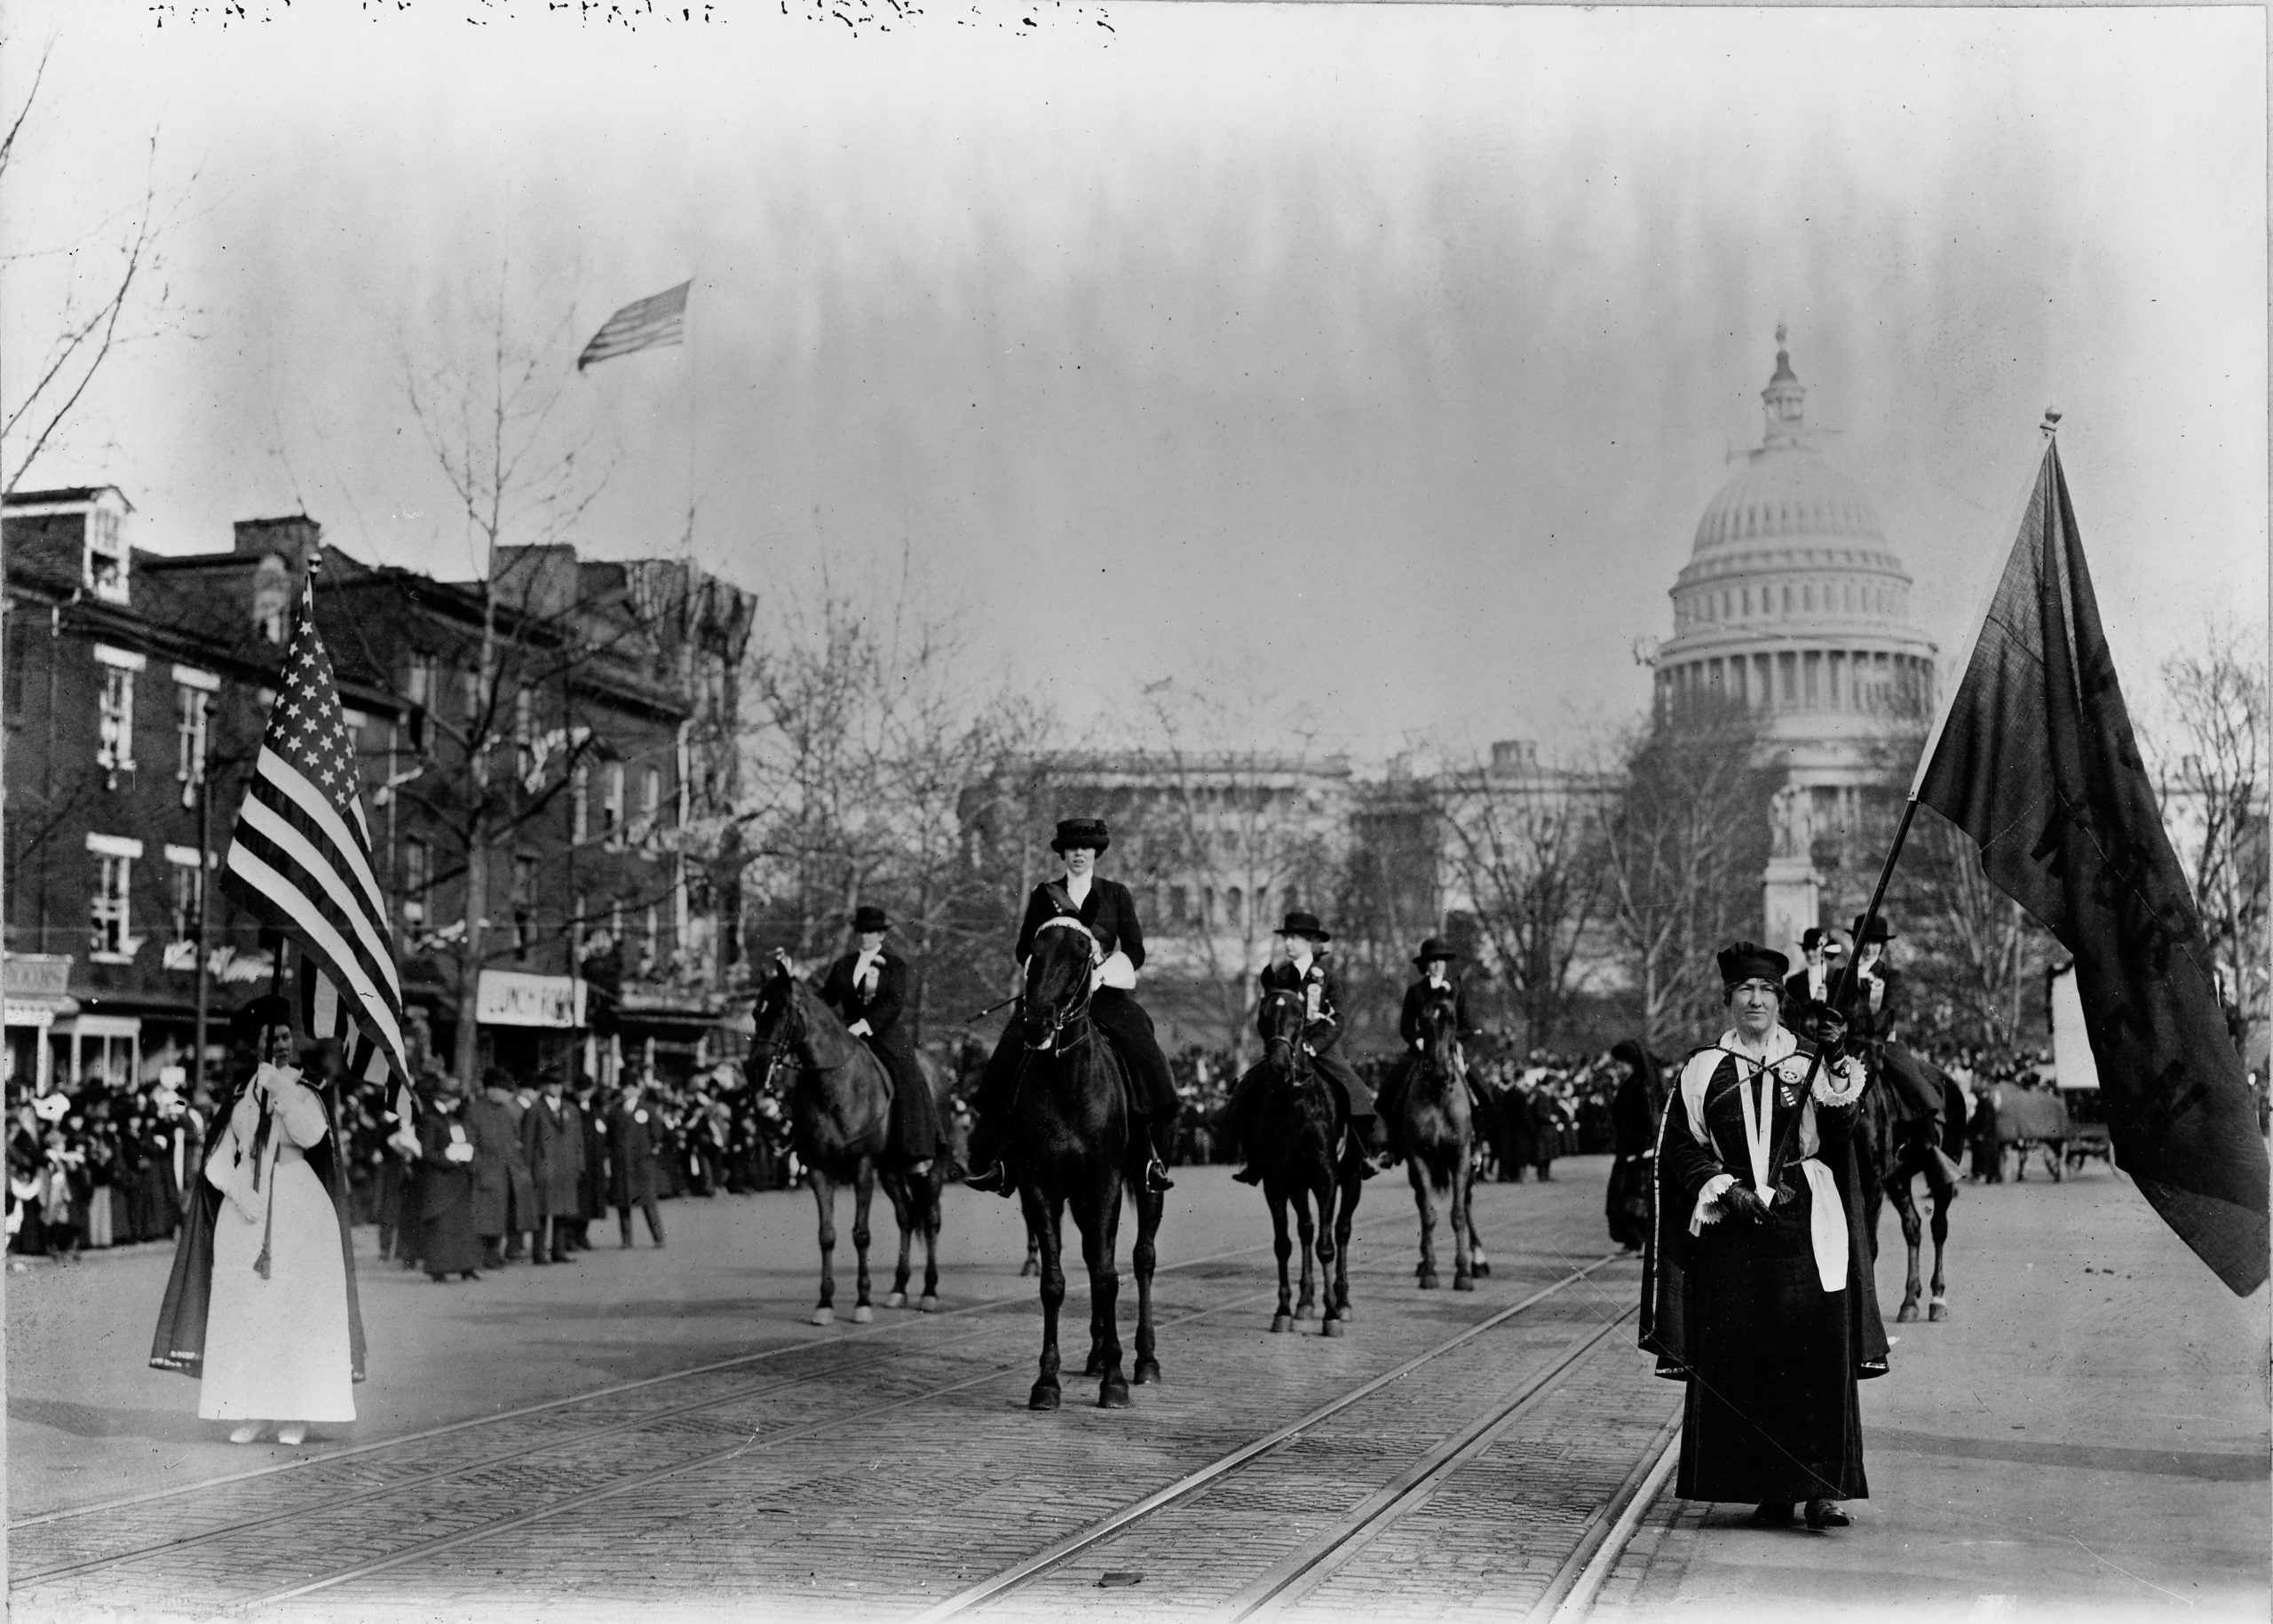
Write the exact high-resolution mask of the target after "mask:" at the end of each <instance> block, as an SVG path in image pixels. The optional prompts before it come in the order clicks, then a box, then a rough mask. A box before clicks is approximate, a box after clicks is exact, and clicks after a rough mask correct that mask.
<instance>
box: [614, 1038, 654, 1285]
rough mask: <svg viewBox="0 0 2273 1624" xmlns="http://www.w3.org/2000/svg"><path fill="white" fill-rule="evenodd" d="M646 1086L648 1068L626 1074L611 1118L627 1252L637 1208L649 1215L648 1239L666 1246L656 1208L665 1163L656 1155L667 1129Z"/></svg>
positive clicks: (616, 1189) (617, 1212) (618, 1209)
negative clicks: (649, 1097)
mask: <svg viewBox="0 0 2273 1624" xmlns="http://www.w3.org/2000/svg"><path fill="white" fill-rule="evenodd" d="M646 1086H647V1073H646V1069H645V1067H644V1066H634V1067H633V1068H632V1069H630V1071H628V1072H626V1073H624V1076H623V1091H622V1093H621V1094H619V1095H618V1096H617V1097H616V1102H615V1110H614V1113H612V1114H611V1115H610V1116H609V1118H608V1139H609V1141H610V1143H611V1146H612V1149H613V1154H612V1155H611V1157H610V1158H609V1162H608V1169H609V1176H610V1179H611V1181H612V1182H611V1186H610V1194H611V1196H612V1197H613V1198H614V1202H615V1216H616V1217H617V1219H618V1220H619V1221H620V1223H621V1224H622V1230H623V1245H624V1248H625V1249H626V1250H629V1249H630V1246H631V1209H632V1208H635V1207H636V1208H638V1209H639V1210H640V1211H642V1212H644V1213H645V1214H646V1215H647V1238H648V1239H649V1240H652V1241H653V1242H654V1243H655V1244H656V1245H657V1246H658V1247H660V1246H661V1245H662V1244H663V1216H662V1214H661V1212H660V1211H658V1210H657V1209H656V1207H655V1192H656V1191H657V1190H658V1189H660V1188H661V1184H662V1165H661V1158H660V1157H659V1156H658V1155H657V1148H658V1146H659V1145H660V1144H661V1137H662V1130H663V1129H662V1123H661V1121H660V1120H659V1119H658V1118H657V1117H656V1115H655V1113H654V1112H653V1110H652V1109H650V1108H649V1105H648V1103H647V1100H646V1098H645V1091H646Z"/></svg>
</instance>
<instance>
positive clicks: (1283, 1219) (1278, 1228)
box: [1263, 1174, 1295, 1331]
mask: <svg viewBox="0 0 2273 1624" xmlns="http://www.w3.org/2000/svg"><path fill="white" fill-rule="evenodd" d="M1263 1197H1264V1199H1265V1200H1268V1201H1269V1202H1270V1203H1271V1250H1272V1251H1274V1252H1276V1253H1277V1254H1278V1255H1279V1308H1278V1311H1276V1312H1275V1313H1273V1314H1272V1315H1271V1329H1272V1330H1274V1331H1284V1330H1287V1329H1288V1328H1289V1327H1292V1326H1293V1325H1294V1323H1295V1291H1294V1287H1293V1286H1292V1285H1291V1284H1290V1283H1289V1282H1288V1280H1287V1259H1288V1258H1289V1257H1291V1256H1294V1252H1295V1243H1294V1242H1293V1241H1292V1240H1288V1239H1287V1192H1286V1188H1285V1186H1283V1185H1282V1184H1279V1179H1278V1176H1276V1175H1275V1174H1274V1175H1273V1176H1271V1177H1269V1178H1266V1179H1264V1180H1263Z"/></svg>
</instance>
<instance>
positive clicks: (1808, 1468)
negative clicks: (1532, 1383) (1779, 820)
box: [1641, 942, 1887, 1529]
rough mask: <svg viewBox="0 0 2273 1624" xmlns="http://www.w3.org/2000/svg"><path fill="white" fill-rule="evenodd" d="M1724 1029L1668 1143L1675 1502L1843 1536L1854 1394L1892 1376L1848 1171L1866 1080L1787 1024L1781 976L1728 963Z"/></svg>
mask: <svg viewBox="0 0 2273 1624" xmlns="http://www.w3.org/2000/svg"><path fill="white" fill-rule="evenodd" d="M1718 962H1719V968H1720V971H1721V981H1722V986H1723V992H1724V996H1725V998H1726V1000H1727V1003H1728V1007H1729V1012H1730V1018H1731V1021H1732V1024H1731V1025H1730V1027H1729V1029H1728V1030H1727V1031H1725V1032H1723V1034H1721V1036H1720V1039H1719V1041H1718V1042H1715V1043H1712V1044H1708V1045H1707V1046H1706V1047H1705V1048H1703V1049H1700V1050H1698V1051H1697V1052H1696V1053H1694V1054H1693V1055H1691V1057H1690V1058H1689V1059H1688V1061H1687V1062H1686V1063H1685V1064H1684V1065H1683V1066H1682V1068H1681V1078H1680V1081H1679V1083H1678V1085H1677V1086H1676V1088H1675V1090H1674V1096H1673V1097H1672V1098H1671V1099H1670V1100H1669V1101H1668V1102H1667V1108H1666V1114H1665V1121H1664V1123H1663V1125H1662V1126H1661V1127H1660V1128H1659V1138H1658V1154H1657V1163H1656V1169H1657V1177H1656V1186H1657V1201H1656V1208H1657V1219H1656V1224H1655V1229H1654V1232H1653V1233H1652V1235H1651V1245H1650V1248H1649V1251H1648V1254H1647V1256H1646V1259H1645V1267H1644V1273H1643V1287H1642V1333H1641V1345H1642V1347H1643V1350H1644V1351H1648V1352H1651V1353H1653V1354H1655V1355H1656V1356H1657V1359H1658V1374H1659V1375H1661V1376H1665V1377H1667V1378H1670V1379H1672V1380H1675V1381H1685V1382H1688V1384H1689V1398H1688V1402H1687V1406H1686V1409H1685V1412H1684V1415H1683V1426H1682V1434H1681V1464H1680V1474H1679V1477H1677V1478H1676V1480H1675V1490H1674V1492H1675V1493H1676V1494H1678V1495H1680V1496H1681V1497H1682V1498H1683V1499H1684V1500H1707V1501H1752V1502H1754V1503H1755V1505H1756V1506H1757V1508H1758V1509H1756V1510H1755V1511H1754V1513H1753V1519H1754V1522H1755V1523H1758V1524H1760V1525H1763V1526H1771V1527H1781V1526H1788V1525H1790V1524H1791V1522H1792V1521H1793V1506H1794V1502H1796V1501H1805V1502H1806V1507H1807V1524H1808V1526H1809V1527H1810V1528H1815V1529H1822V1528H1829V1527H1839V1526H1841V1525H1844V1524H1845V1523H1846V1522H1847V1521H1848V1517H1847V1516H1846V1514H1845V1513H1844V1512H1842V1511H1841V1510H1840V1509H1838V1503H1837V1502H1839V1501H1842V1500H1859V1499H1865V1498H1867V1497H1868V1495H1869V1493H1870V1491H1869V1487H1868V1485H1867V1483H1866V1482H1865V1477H1864V1473H1863V1436H1862V1419H1861V1412H1860V1409H1859V1407H1858V1406H1857V1399H1856V1382H1857V1379H1858V1378H1862V1377H1867V1376H1875V1375H1882V1374H1885V1372H1886V1368H1887V1341H1886V1331H1885V1327H1883V1326H1882V1325H1881V1323H1880V1319H1879V1309H1878V1295H1877V1292H1876V1289H1875V1287H1874V1286H1873V1279H1872V1271H1871V1265H1870V1254H1869V1250H1868V1247H1867V1245H1866V1243H1865V1237H1864V1233H1863V1227H1862V1212H1861V1204H1860V1201H1859V1200H1858V1199H1857V1198H1858V1193H1859V1192H1858V1189H1857V1171H1856V1165H1855V1160H1854V1155H1853V1143H1854V1138H1855V1134H1856V1126H1857V1116H1858V1114H1859V1113H1858V1110H1857V1107H1858V1106H1859V1105H1860V1104H1861V1102H1862V1098H1863V1089H1864V1086H1865V1072H1864V1068H1863V1066H1862V1063H1861V1062H1860V1060H1858V1059H1857V1058H1855V1057H1852V1056H1850V1055H1849V1054H1847V1053H1846V1051H1845V1047H1844V1038H1845V1033H1844V1023H1843V1022H1841V1020H1840V1018H1838V1015H1837V1013H1836V1012H1835V1011H1833V1010H1830V1009H1829V1008H1828V1006H1825V1005H1817V1006H1815V1007H1814V1009H1813V1010H1811V1011H1810V1014H1811V1017H1812V1018H1813V1022H1812V1024H1814V1025H1815V1026H1816V1030H1817V1031H1818V1033H1819V1034H1820V1063H1819V1064H1818V1063H1817V1056H1818V1049H1817V1047H1815V1046H1813V1045H1810V1044H1807V1043H1803V1042H1802V1040H1801V1039H1800V1038H1799V1037H1797V1036H1795V1035H1794V1034H1793V1033H1791V1032H1790V1031H1787V1030H1786V1028H1785V1027H1784V1026H1783V1025H1782V1024H1781V1023H1780V1022H1779V1019H1778V1017H1779V1015H1780V1013H1781V1006H1782V1002H1783V1000H1784V997H1785V976H1786V971H1787V970H1789V968H1790V965H1789V962H1788V961H1787V960H1786V958H1785V956H1784V955H1782V954H1780V953H1778V952H1776V951H1774V950H1773V949H1771V948H1767V947H1760V946H1758V945H1756V944H1754V943H1752V942H1737V943H1734V944H1732V945H1731V946H1730V947H1727V948H1725V949H1723V951H1722V952H1721V954H1720V955H1719V961H1718Z"/></svg>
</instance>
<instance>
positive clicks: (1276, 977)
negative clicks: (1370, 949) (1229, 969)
mask: <svg viewBox="0 0 2273 1624" xmlns="http://www.w3.org/2000/svg"><path fill="white" fill-rule="evenodd" d="M1333 939H1334V938H1333V936H1332V935H1331V934H1330V933H1329V932H1328V931H1327V929H1326V927H1325V926H1324V925H1322V924H1320V923H1319V917H1318V915H1316V914H1309V913H1304V912H1303V911H1302V910H1301V909H1299V908H1298V909H1295V911H1293V912H1291V913H1289V914H1288V915H1287V917H1286V919H1285V920H1284V921H1283V922H1282V923H1280V924H1279V950H1278V953H1277V954H1276V955H1274V956H1273V957H1272V959H1271V963H1268V964H1266V965H1264V966H1263V973H1262V974H1261V975H1260V976H1258V977H1257V978H1255V979H1256V991H1257V993H1258V994H1259V995H1260V1001H1262V1002H1267V1001H1268V1000H1269V998H1270V997H1271V994H1273V993H1292V994H1295V997H1296V998H1297V999H1299V1000H1300V1001H1301V1002H1302V1005H1303V1010H1302V1016H1303V1020H1302V1043H1303V1050H1304V1051H1305V1052H1306V1053H1307V1054H1308V1056H1309V1057H1310V1060H1311V1065H1312V1066H1316V1067H1317V1068H1318V1072H1319V1075H1320V1076H1322V1077H1324V1078H1325V1079H1326V1080H1327V1082H1329V1083H1331V1084H1332V1085H1333V1087H1334V1092H1335V1093H1336V1094H1338V1095H1340V1096H1341V1102H1342V1115H1343V1117H1344V1118H1345V1119H1346V1120H1347V1121H1349V1124H1350V1133H1351V1135H1352V1136H1353V1137H1355V1138H1356V1139H1357V1141H1358V1145H1359V1146H1360V1147H1361V1148H1362V1149H1363V1150H1364V1151H1365V1153H1366V1161H1365V1176H1366V1177H1368V1178H1370V1177H1372V1176H1374V1173H1376V1172H1378V1171H1379V1170H1380V1169H1381V1167H1382V1165H1383V1164H1382V1160H1381V1159H1380V1157H1379V1145H1378V1144H1377V1139H1378V1134H1377V1130H1376V1128H1375V1117H1374V1091H1373V1090H1372V1089H1369V1088H1367V1087H1366V1084H1365V1081H1364V1080H1363V1079H1361V1078H1360V1077H1359V1076H1358V1073H1356V1072H1354V1071H1352V1070H1350V1063H1349V1062H1348V1061H1347V1060H1344V1059H1343V1058H1342V1057H1341V1056H1340V1055H1338V1054H1336V1053H1335V1052H1334V1048H1335V1045H1336V1044H1338V1043H1339V1042H1341V1039H1342V975H1341V972H1340V971H1339V970H1336V969H1335V968H1334V963H1333V962H1332V960H1331V959H1330V957H1329V956H1328V955H1327V943H1328V942H1330V941H1332V940H1333ZM1262 1002H1258V1004H1257V1007H1256V1011H1255V1021H1256V1030H1257V1032H1258V1033H1259V1034H1261V1035H1262V1036H1263V1039H1264V1040H1265V1041H1266V1042H1268V1041H1269V1039H1270V1036H1271V1034H1270V1033H1269V1032H1267V1031H1264V1030H1263V1007H1262ZM1270 1075H1271V1073H1270V1072H1269V1070H1268V1068H1267V1067H1264V1066H1256V1067H1255V1068H1254V1069H1253V1070H1251V1071H1249V1072H1248V1073H1247V1075H1246V1076H1244V1077H1242V1078H1240V1079H1239V1086H1238V1087H1237V1088H1235V1089H1232V1098H1231V1108H1230V1115H1231V1119H1232V1123H1233V1125H1234V1126H1236V1127H1237V1128H1238V1129H1239V1142H1240V1144H1241V1145H1242V1146H1243V1147H1244V1148H1245V1150H1246V1153H1247V1166H1246V1167H1244V1168H1241V1169H1240V1170H1239V1172H1237V1173H1235V1174H1233V1175H1232V1176H1233V1177H1234V1178H1236V1179H1238V1180H1239V1182H1240V1183H1241V1184H1261V1183H1262V1182H1263V1170H1262V1157H1261V1156H1260V1155H1259V1154H1258V1153H1257V1150H1256V1145H1257V1142H1258V1139H1259V1137H1260V1135H1261V1130H1262V1128H1263V1124H1261V1123H1259V1122H1257V1121H1255V1113H1256V1112H1257V1110H1258V1109H1259V1107H1260V1105H1261V1102H1262V1100H1263V1092H1264V1084H1265V1083H1266V1081H1268V1080H1269V1077H1270Z"/></svg>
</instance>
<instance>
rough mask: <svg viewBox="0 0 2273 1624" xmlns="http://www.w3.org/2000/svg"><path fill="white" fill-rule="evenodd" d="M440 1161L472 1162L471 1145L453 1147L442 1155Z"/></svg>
mask: <svg viewBox="0 0 2273 1624" xmlns="http://www.w3.org/2000/svg"><path fill="white" fill-rule="evenodd" d="M442 1159H443V1160H444V1161H472V1160H473V1146H471V1145H451V1146H450V1148H449V1149H447V1150H446V1151H444V1152H443V1153H442Z"/></svg>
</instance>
